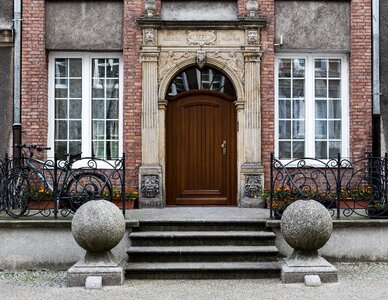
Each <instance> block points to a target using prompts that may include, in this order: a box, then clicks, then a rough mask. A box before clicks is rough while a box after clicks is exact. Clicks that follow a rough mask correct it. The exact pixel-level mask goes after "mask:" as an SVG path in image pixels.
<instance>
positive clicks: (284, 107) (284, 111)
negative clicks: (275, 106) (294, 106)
mask: <svg viewBox="0 0 388 300" xmlns="http://www.w3.org/2000/svg"><path fill="white" fill-rule="evenodd" d="M279 118H280V119H285V118H287V119H289V118H291V101H290V100H280V101H279Z"/></svg>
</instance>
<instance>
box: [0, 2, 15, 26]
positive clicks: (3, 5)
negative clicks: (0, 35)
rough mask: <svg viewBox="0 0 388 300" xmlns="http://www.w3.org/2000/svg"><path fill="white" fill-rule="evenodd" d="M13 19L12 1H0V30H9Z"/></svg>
mask: <svg viewBox="0 0 388 300" xmlns="http://www.w3.org/2000/svg"><path fill="white" fill-rule="evenodd" d="M12 18H13V1H12V0H0V28H10V27H11V26H12Z"/></svg>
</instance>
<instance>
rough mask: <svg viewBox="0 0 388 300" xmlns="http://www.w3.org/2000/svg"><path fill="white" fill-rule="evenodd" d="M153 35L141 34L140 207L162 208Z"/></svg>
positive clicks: (155, 59)
mask: <svg viewBox="0 0 388 300" xmlns="http://www.w3.org/2000/svg"><path fill="white" fill-rule="evenodd" d="M155 43H156V32H155V30H154V29H146V30H144V32H143V50H142V51H141V61H142V70H143V80H142V165H141V166H140V169H139V185H140V188H139V191H140V193H139V196H140V199H139V206H140V208H148V207H149V208H154V207H164V202H163V190H162V186H163V184H162V168H161V166H160V164H159V153H158V152H159V151H158V150H159V147H158V143H159V142H158V78H157V74H158V56H159V52H158V49H157V47H156V46H155V45H154V44H155Z"/></svg>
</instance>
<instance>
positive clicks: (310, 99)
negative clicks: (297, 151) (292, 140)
mask: <svg viewBox="0 0 388 300" xmlns="http://www.w3.org/2000/svg"><path fill="white" fill-rule="evenodd" d="M294 58H296V59H298V58H299V59H305V97H304V98H305V157H309V158H310V157H311V158H315V95H314V83H315V72H314V59H340V60H341V122H342V123H341V152H340V153H341V157H348V156H349V62H348V55H346V54H327V53H326V54H325V53H278V54H276V56H275V126H274V127H275V134H274V136H275V147H274V148H275V157H279V64H278V61H279V59H294ZM307 129H309V130H307ZM322 161H326V162H327V161H328V159H322ZM281 162H282V163H288V162H290V160H286V159H283V160H281Z"/></svg>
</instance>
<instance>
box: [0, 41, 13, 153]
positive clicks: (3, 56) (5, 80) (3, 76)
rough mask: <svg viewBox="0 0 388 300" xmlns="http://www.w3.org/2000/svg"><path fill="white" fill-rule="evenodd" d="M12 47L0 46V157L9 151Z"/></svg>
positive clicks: (11, 100) (11, 101)
mask: <svg viewBox="0 0 388 300" xmlns="http://www.w3.org/2000/svg"><path fill="white" fill-rule="evenodd" d="M12 52H13V48H12V47H0V124H1V126H0V158H3V157H4V154H5V153H6V152H10V145H11V137H12V107H13V93H12V91H13V72H12V70H13V68H12V64H13V54H12Z"/></svg>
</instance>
